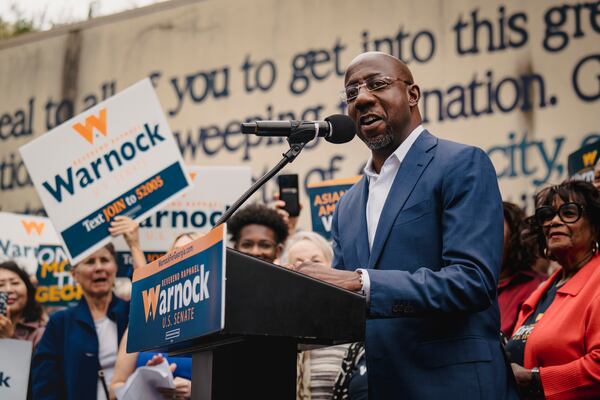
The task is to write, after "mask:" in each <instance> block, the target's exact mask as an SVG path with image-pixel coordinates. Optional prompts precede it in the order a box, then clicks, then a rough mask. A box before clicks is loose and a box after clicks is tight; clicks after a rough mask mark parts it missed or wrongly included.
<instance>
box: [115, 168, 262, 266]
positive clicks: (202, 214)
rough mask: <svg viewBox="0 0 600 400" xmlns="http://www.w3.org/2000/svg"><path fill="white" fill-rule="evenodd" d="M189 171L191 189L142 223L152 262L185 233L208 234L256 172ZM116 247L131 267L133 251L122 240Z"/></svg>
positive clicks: (142, 236) (142, 239) (143, 243)
mask: <svg viewBox="0 0 600 400" xmlns="http://www.w3.org/2000/svg"><path fill="white" fill-rule="evenodd" d="M185 170H186V173H187V174H188V177H189V179H190V182H191V184H192V186H191V188H190V189H189V190H188V191H187V192H186V193H185V194H184V195H182V196H181V197H179V198H177V199H175V200H173V201H171V202H170V203H169V204H168V205H167V206H165V207H164V208H163V209H161V210H159V211H157V212H156V213H154V214H153V215H151V216H150V217H148V218H147V219H146V220H145V221H143V222H141V223H140V242H141V246H142V249H143V250H144V253H146V258H147V259H148V262H151V261H153V260H154V259H155V258H157V257H159V256H161V255H162V254H163V253H165V252H166V251H168V250H169V249H170V248H171V245H172V244H173V241H174V240H175V238H176V237H177V236H178V235H180V234H182V233H185V232H195V233H198V234H204V233H208V232H209V231H210V230H211V229H212V228H213V227H214V226H215V223H216V222H217V221H218V220H219V218H221V216H222V215H223V213H224V212H225V211H226V210H227V209H228V208H229V207H230V206H231V205H232V204H233V203H234V202H235V201H236V200H237V199H238V197H240V196H241V195H242V194H243V193H244V192H245V191H246V190H247V189H248V188H249V187H250V185H251V184H252V173H251V170H250V168H249V167H246V166H244V167H228V166H224V167H200V166H186V167H185ZM115 248H116V250H117V252H118V254H119V257H120V264H121V265H122V266H124V267H126V268H131V267H132V265H131V264H132V262H131V257H130V253H129V248H128V247H127V244H126V243H125V241H124V240H123V238H122V237H118V238H117V239H116V240H115ZM122 275H125V276H127V275H129V273H123V274H122Z"/></svg>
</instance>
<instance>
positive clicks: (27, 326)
mask: <svg viewBox="0 0 600 400" xmlns="http://www.w3.org/2000/svg"><path fill="white" fill-rule="evenodd" d="M0 303H2V304H0V339H5V338H11V339H19V340H29V341H30V342H32V343H33V346H34V348H35V346H37V344H38V342H39V341H40V339H41V338H42V335H43V334H44V329H45V327H46V320H47V318H46V315H45V314H44V311H43V309H42V306H41V304H40V303H38V302H37V301H36V300H35V288H34V287H33V284H32V283H31V281H30V280H29V276H28V275H27V273H26V272H25V271H23V270H22V269H21V268H19V266H18V265H17V263H15V262H14V261H6V262H3V263H0Z"/></svg>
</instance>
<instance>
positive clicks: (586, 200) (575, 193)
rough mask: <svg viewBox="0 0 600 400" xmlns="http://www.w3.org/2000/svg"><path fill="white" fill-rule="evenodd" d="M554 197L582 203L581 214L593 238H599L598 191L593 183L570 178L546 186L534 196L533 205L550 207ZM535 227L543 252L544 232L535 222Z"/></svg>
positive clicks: (599, 197)
mask: <svg viewBox="0 0 600 400" xmlns="http://www.w3.org/2000/svg"><path fill="white" fill-rule="evenodd" d="M556 198H560V199H561V200H562V201H564V202H565V203H566V202H569V201H574V202H577V203H579V204H581V205H583V208H584V209H583V216H584V217H586V218H587V219H588V221H589V222H590V225H591V226H592V230H593V232H594V237H595V240H600V193H598V189H596V188H595V187H594V185H592V184H591V183H589V182H586V181H576V180H572V181H565V182H563V183H561V184H560V185H556V186H550V187H547V188H545V189H542V190H541V191H540V192H539V193H538V194H537V195H536V196H535V207H536V209H537V208H538V207H543V206H550V207H552V205H553V203H554V200H555V199H556ZM536 228H537V232H538V238H539V240H538V243H539V245H540V252H541V254H544V247H545V246H546V239H545V237H544V232H543V230H542V227H541V226H539V224H537V223H536Z"/></svg>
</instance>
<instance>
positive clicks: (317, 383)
mask: <svg viewBox="0 0 600 400" xmlns="http://www.w3.org/2000/svg"><path fill="white" fill-rule="evenodd" d="M332 261H333V250H332V248H331V245H330V244H329V242H327V240H325V239H324V238H323V237H322V236H321V235H319V234H317V233H314V232H304V231H302V232H298V233H296V234H294V235H292V236H291V237H290V238H288V240H287V242H286V245H285V248H284V249H283V254H282V256H281V263H282V265H289V264H301V263H303V262H311V263H315V264H322V265H325V266H327V267H331V262H332ZM348 346H349V345H339V346H331V347H323V348H320V349H316V350H310V351H303V352H301V353H300V354H299V355H298V364H297V371H298V375H297V381H296V399H298V400H308V399H312V400H314V399H331V396H332V394H333V385H334V384H335V380H336V378H337V376H338V374H339V373H340V371H341V366H342V360H343V359H344V356H345V355H346V352H347V350H348Z"/></svg>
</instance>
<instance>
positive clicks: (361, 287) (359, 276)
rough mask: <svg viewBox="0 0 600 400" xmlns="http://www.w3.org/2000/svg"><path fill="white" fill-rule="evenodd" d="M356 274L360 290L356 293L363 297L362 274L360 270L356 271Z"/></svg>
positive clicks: (363, 283) (363, 284)
mask: <svg viewBox="0 0 600 400" xmlns="http://www.w3.org/2000/svg"><path fill="white" fill-rule="evenodd" d="M356 272H358V280H359V282H360V290H359V291H358V293H359V294H361V295H363V296H364V295H365V282H364V281H363V272H362V271H361V270H360V269H357V270H356Z"/></svg>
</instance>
